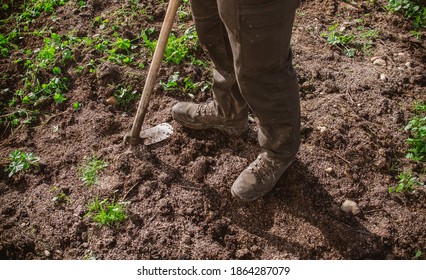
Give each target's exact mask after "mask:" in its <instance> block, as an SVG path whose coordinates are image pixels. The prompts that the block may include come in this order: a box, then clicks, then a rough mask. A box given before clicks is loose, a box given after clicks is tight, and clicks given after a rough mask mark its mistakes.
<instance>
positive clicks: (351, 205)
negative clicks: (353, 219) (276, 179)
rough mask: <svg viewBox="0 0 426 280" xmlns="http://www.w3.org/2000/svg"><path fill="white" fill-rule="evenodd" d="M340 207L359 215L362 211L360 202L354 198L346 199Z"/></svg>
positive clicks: (344, 210)
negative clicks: (359, 205)
mask: <svg viewBox="0 0 426 280" xmlns="http://www.w3.org/2000/svg"><path fill="white" fill-rule="evenodd" d="M340 209H342V211H343V212H346V213H352V214H354V215H358V214H359V213H360V212H361V210H360V209H359V207H358V204H357V203H356V202H354V201H352V200H345V201H344V202H343V204H342V206H341V208H340Z"/></svg>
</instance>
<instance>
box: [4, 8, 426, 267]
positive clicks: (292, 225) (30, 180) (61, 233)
mask: <svg viewBox="0 0 426 280" xmlns="http://www.w3.org/2000/svg"><path fill="white" fill-rule="evenodd" d="M15 2H16V1H15ZM18 2H19V1H18ZM21 2H22V1H21ZM86 2H87V6H86V7H84V8H82V9H77V6H76V3H75V1H70V2H68V3H67V4H66V5H65V6H63V7H60V8H58V9H57V11H56V17H57V18H58V19H59V20H57V21H52V20H51V19H50V15H46V14H42V15H41V16H40V17H39V18H37V19H36V20H35V21H34V22H33V24H32V27H33V28H34V29H41V28H42V27H48V28H47V29H49V28H50V30H54V31H55V32H56V33H58V34H66V33H68V32H71V31H76V34H77V35H78V36H80V37H84V36H87V37H94V36H95V34H99V32H105V31H102V30H100V26H99V24H93V22H94V19H95V18H96V17H99V16H100V17H102V18H103V19H105V18H107V19H110V22H113V21H114V20H115V19H117V18H120V17H122V22H121V23H122V26H119V27H118V33H119V34H120V35H121V36H122V37H125V38H130V39H132V38H136V37H138V36H139V34H140V32H141V30H142V29H146V28H150V27H155V28H156V32H155V33H154V34H153V35H152V38H155V37H156V36H158V30H159V28H160V26H161V22H162V19H163V17H164V14H165V9H166V6H167V4H166V3H163V2H167V1H159V0H145V1H139V2H141V4H139V5H141V7H142V8H143V9H145V11H146V15H138V16H135V15H134V14H130V13H129V14H130V15H129V16H127V15H126V14H124V15H122V14H117V11H119V10H120V9H121V10H122V9H123V7H128V6H129V5H131V3H130V1H99V0H88V1H86ZM133 2H134V1H133ZM136 2H138V1H136ZM370 2H371V1H357V4H347V3H345V2H342V1H336V0H326V1H302V4H301V7H300V8H299V10H298V12H297V17H296V22H295V26H294V34H293V40H292V46H293V52H294V65H295V68H296V70H297V72H298V78H299V83H300V86H301V100H302V131H301V133H302V136H303V142H302V145H301V148H300V152H299V153H298V156H297V159H296V161H295V162H294V164H292V165H291V166H290V168H289V169H288V170H287V171H286V173H285V174H284V175H283V176H282V178H281V179H280V180H279V182H278V184H277V186H276V187H275V188H274V190H273V191H272V192H271V193H270V194H268V195H266V196H265V197H264V198H261V199H259V200H257V201H255V202H253V203H249V204H246V203H242V202H239V201H236V200H235V199H233V198H232V196H231V194H230V186H231V185H232V183H233V181H234V180H235V179H236V177H237V176H238V174H239V173H240V172H241V171H242V170H243V169H244V168H245V167H246V166H247V165H248V164H249V163H250V162H251V161H252V160H254V159H255V158H256V156H257V154H258V152H259V147H258V143H257V132H256V131H257V126H256V121H255V120H254V121H252V122H251V123H250V130H249V132H248V134H247V135H245V136H243V137H239V138H236V137H228V136H227V135H225V134H223V133H221V132H217V131H214V130H211V131H210V130H208V131H192V130H189V129H185V128H183V127H182V126H180V125H179V124H177V123H176V122H175V121H173V119H172V117H171V114H170V108H171V107H172V106H173V105H174V104H175V103H176V102H178V101H190V100H195V101H196V102H204V101H206V100H207V99H208V98H209V93H208V92H200V93H195V94H194V95H195V97H194V98H191V97H190V96H189V95H188V94H182V93H181V92H179V91H167V92H165V91H164V90H163V89H162V87H161V86H160V85H157V86H156V87H155V91H154V93H153V96H152V100H151V101H150V104H149V108H148V113H147V116H146V118H145V122H144V126H143V129H145V128H149V127H152V126H154V125H156V124H159V123H162V122H169V123H170V124H171V125H172V126H173V128H174V134H173V135H172V137H170V138H169V139H167V140H165V141H163V142H160V143H157V144H154V145H152V146H140V147H139V151H134V150H133V151H132V150H130V149H129V146H128V145H125V144H123V136H124V135H125V134H127V133H128V132H129V131H130V128H131V125H132V122H133V118H134V116H135V113H136V108H137V107H136V106H137V100H136V101H135V102H134V103H133V104H131V106H129V108H126V110H124V109H123V108H121V107H118V106H114V105H109V104H108V103H107V102H106V99H107V97H108V96H109V95H111V92H113V91H114V90H116V89H117V87H118V86H119V85H122V84H126V85H129V86H131V87H132V88H133V89H134V90H137V91H138V92H139V93H140V92H142V89H143V82H144V79H145V77H146V73H147V68H148V67H145V68H144V69H141V68H140V67H137V64H136V65H134V64H131V65H125V64H124V65H123V64H122V65H117V64H115V63H113V62H108V61H106V60H102V59H100V57H99V54H98V53H96V52H93V51H87V50H86V49H82V50H80V52H78V53H75V54H74V55H75V60H74V61H72V62H71V63H69V65H67V66H66V67H65V68H64V69H63V71H64V73H65V75H66V76H67V77H68V78H69V80H70V85H69V91H68V92H67V94H66V96H67V98H68V99H67V101H66V102H65V103H64V104H60V106H59V105H55V104H54V103H53V102H52V103H48V104H44V105H43V107H41V108H40V112H41V114H40V117H39V119H38V121H37V122H36V123H33V124H32V125H20V126H18V127H15V128H10V127H6V126H4V125H3V127H1V128H2V131H1V133H2V136H1V137H2V138H1V139H0V141H1V142H0V146H1V150H0V157H1V158H2V159H3V160H2V161H1V163H0V218H1V224H0V236H1V238H0V258H2V259H87V258H96V259H413V258H414V257H415V255H416V252H418V251H422V252H423V253H426V230H425V224H426V192H425V189H423V188H419V189H417V190H416V191H415V192H414V193H412V192H406V193H389V192H388V188H389V187H390V186H391V185H396V184H397V180H398V179H397V176H398V174H399V172H400V171H401V170H402V168H404V167H407V166H409V167H410V168H412V169H413V170H422V169H423V170H424V165H422V164H412V163H410V162H409V161H408V160H406V159H404V157H405V154H406V151H407V149H408V147H407V143H406V139H407V137H408V133H407V132H406V131H404V126H405V125H406V124H407V123H408V121H409V120H410V118H411V117H412V116H413V113H412V105H413V103H414V101H415V100H425V88H424V87H425V84H426V80H425V77H424V73H425V61H426V56H425V54H426V53H425V44H424V41H422V40H418V39H416V38H414V37H413V36H411V35H410V34H409V31H410V30H411V29H410V28H411V26H410V23H409V21H407V20H405V19H403V18H402V17H401V16H399V15H392V14H389V13H388V12H387V11H386V10H385V9H384V8H383V5H384V2H385V1H376V2H377V3H376V5H374V6H373V5H371V4H369V3H370ZM186 9H188V8H186ZM147 15H149V16H147ZM1 16H2V18H4V15H3V14H2V15H1ZM359 19H363V21H362V22H363V26H364V27H366V28H369V29H374V30H376V31H378V32H379V36H378V38H377V39H376V40H375V41H374V45H373V47H372V48H371V53H369V54H368V55H364V54H362V53H360V50H358V51H357V52H358V53H357V55H356V56H355V57H352V58H351V57H347V56H345V55H344V54H343V53H342V51H341V50H340V49H339V48H337V47H335V46H331V45H330V44H328V43H327V42H326V38H324V37H323V36H321V34H322V33H323V32H328V30H327V28H328V27H329V26H332V25H333V24H334V23H336V22H339V23H340V24H341V25H340V26H344V27H345V28H346V30H350V31H353V32H356V30H357V29H356V27H357V26H359V24H360V21H359ZM190 25H192V21H191V20H182V19H180V20H176V24H175V26H174V31H173V32H174V33H175V34H182V33H183V32H184V30H185V29H186V28H187V27H189V26H190ZM10 28H12V26H7V25H3V26H1V27H0V30H1V31H2V32H7V31H10ZM104 35H105V34H104ZM107 35H109V36H110V38H114V37H113V31H111V32H110V34H107ZM136 44H138V45H139V47H140V48H141V51H140V54H139V55H138V56H137V57H136V59H137V60H139V61H140V62H143V63H144V64H145V65H149V62H150V57H151V56H150V53H149V52H148V51H147V50H146V49H144V48H143V42H142V41H141V40H140V41H136ZM36 46H38V47H41V46H43V41H42V38H40V37H37V36H30V37H25V39H23V40H21V41H20V42H19V48H20V49H35V48H36ZM18 55H19V52H18V50H15V51H12V53H11V54H10V56H9V57H7V58H1V60H0V71H1V72H2V73H6V74H7V75H8V76H9V77H11V78H9V79H1V80H0V87H1V89H6V88H8V89H10V91H9V92H14V91H15V90H16V89H17V88H18V87H19V86H20V85H21V84H20V83H21V82H20V79H19V77H20V76H21V75H22V71H23V70H22V67H19V65H17V64H15V63H14V61H16V60H17V59H18V58H19V57H18ZM195 55H196V56H197V57H198V58H201V59H204V60H208V58H207V57H206V55H205V54H204V53H203V52H202V50H201V49H198V50H197V51H196V52H195ZM376 58H381V59H383V60H384V62H385V65H376V64H373V61H375V59H376ZM91 60H95V61H96V62H97V63H98V67H97V70H96V72H95V73H90V72H89V71H86V70H84V71H83V72H82V73H76V72H75V71H74V69H75V68H76V66H77V65H87V64H88V63H89V62H90V61H91ZM176 71H179V72H180V73H181V77H186V76H188V75H190V76H191V77H192V79H194V81H196V82H203V83H205V81H209V80H210V79H211V71H210V69H209V68H207V69H206V68H203V67H201V66H196V65H194V64H192V63H190V62H185V63H183V64H180V65H174V64H169V63H163V65H162V68H161V70H160V76H159V78H158V80H162V81H166V80H167V79H168V77H169V76H170V75H172V74H173V73H174V72H176ZM180 82H182V81H180ZM3 92H4V93H5V92H6V91H3ZM4 93H2V94H4ZM6 93H7V92H6ZM4 100H5V99H3V101H4ZM74 102H79V104H80V108H79V109H78V110H75V109H73V108H72V104H73V103H74ZM16 149H19V150H23V151H28V152H33V153H34V154H35V155H37V156H38V157H40V165H39V167H38V168H34V169H31V170H29V171H27V172H22V173H19V174H16V175H14V176H12V177H10V178H9V177H8V172H7V171H5V169H6V167H7V165H8V163H9V162H8V161H7V160H6V159H7V158H8V155H9V153H10V152H11V151H13V150H16ZM91 155H96V156H98V157H99V158H102V159H103V160H105V161H107V162H108V163H109V165H108V167H107V168H106V169H105V170H104V171H103V172H102V174H101V176H100V180H99V183H98V184H97V185H96V186H94V187H91V188H90V187H87V186H86V185H84V183H83V182H82V180H81V179H80V176H79V171H78V170H79V167H80V166H81V165H82V163H83V162H84V158H85V157H88V156H91ZM423 180H424V178H423ZM54 187H56V190H58V191H60V192H63V193H64V194H66V195H67V196H68V197H69V202H68V203H62V204H60V205H57V204H55V203H54V202H53V201H52V198H53V197H54V195H55V192H54V190H55V188H54ZM95 197H99V198H101V199H104V198H110V199H114V198H116V199H117V200H120V201H126V202H128V203H129V204H128V206H127V212H126V213H127V219H126V220H125V221H124V222H123V223H121V224H119V225H117V226H112V227H109V226H102V227H101V226H99V225H98V224H97V223H95V222H94V221H93V220H91V219H90V217H87V216H86V213H87V211H88V209H87V205H88V203H89V202H90V201H92V200H93V199H94V198H95ZM345 200H351V201H354V202H356V203H357V205H358V207H359V208H360V213H355V214H354V213H347V212H345V211H342V209H341V205H342V203H343V202H344V201H345ZM420 258H422V257H420Z"/></svg>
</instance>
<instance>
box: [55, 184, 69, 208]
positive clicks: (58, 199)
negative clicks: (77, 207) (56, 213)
mask: <svg viewBox="0 0 426 280" xmlns="http://www.w3.org/2000/svg"><path fill="white" fill-rule="evenodd" d="M50 191H51V192H52V193H53V194H54V196H53V197H52V202H53V203H54V204H55V205H56V206H60V205H64V204H68V203H70V202H71V199H70V198H69V196H68V195H67V194H66V193H65V192H63V191H61V190H59V188H58V187H53V188H51V189H50Z"/></svg>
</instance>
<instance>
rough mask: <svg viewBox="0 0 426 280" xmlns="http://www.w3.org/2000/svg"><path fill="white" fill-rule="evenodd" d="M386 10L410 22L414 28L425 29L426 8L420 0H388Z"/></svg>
mask: <svg viewBox="0 0 426 280" xmlns="http://www.w3.org/2000/svg"><path fill="white" fill-rule="evenodd" d="M386 8H387V9H388V10H389V11H391V12H393V13H401V14H402V15H403V16H404V17H406V18H408V19H410V20H412V22H413V26H414V27H415V28H425V27H426V7H425V6H424V5H422V4H421V0H389V4H388V5H387V6H386Z"/></svg>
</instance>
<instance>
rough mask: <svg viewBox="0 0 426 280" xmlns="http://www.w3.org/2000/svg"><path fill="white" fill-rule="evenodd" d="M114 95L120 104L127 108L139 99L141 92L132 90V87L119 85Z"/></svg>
mask: <svg viewBox="0 0 426 280" xmlns="http://www.w3.org/2000/svg"><path fill="white" fill-rule="evenodd" d="M114 96H115V98H116V99H117V102H118V105H119V106H121V107H122V108H123V109H124V110H127V109H128V108H129V106H130V105H131V104H133V103H134V101H136V100H137V99H139V97H140V94H139V93H138V92H137V91H136V90H132V88H131V87H125V86H119V87H118V89H117V90H116V91H115V93H114Z"/></svg>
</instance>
